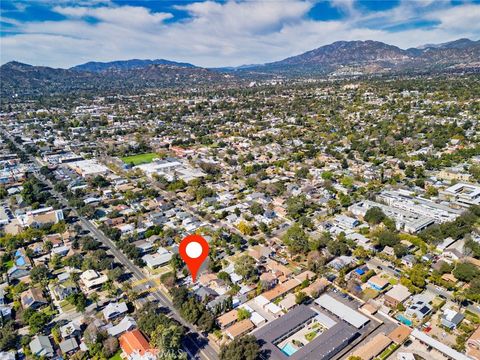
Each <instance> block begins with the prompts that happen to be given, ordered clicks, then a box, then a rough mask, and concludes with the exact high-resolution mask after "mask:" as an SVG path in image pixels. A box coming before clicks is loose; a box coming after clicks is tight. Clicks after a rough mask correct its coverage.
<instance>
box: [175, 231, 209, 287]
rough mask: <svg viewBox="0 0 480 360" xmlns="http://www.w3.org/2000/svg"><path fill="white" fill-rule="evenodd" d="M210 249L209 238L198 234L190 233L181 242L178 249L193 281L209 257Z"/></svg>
mask: <svg viewBox="0 0 480 360" xmlns="http://www.w3.org/2000/svg"><path fill="white" fill-rule="evenodd" d="M209 249H210V248H209V246H208V243H207V240H205V239H204V238H203V237H202V236H201V235H197V234H193V235H188V236H187V237H185V239H183V240H182V241H181V242H180V245H179V247H178V251H179V253H180V256H181V257H182V259H183V261H185V263H186V264H187V267H188V270H190V274H192V280H193V282H195V281H196V279H197V272H198V269H200V266H202V264H203V262H204V261H205V259H206V258H207V256H208V251H209Z"/></svg>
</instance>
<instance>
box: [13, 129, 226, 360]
mask: <svg viewBox="0 0 480 360" xmlns="http://www.w3.org/2000/svg"><path fill="white" fill-rule="evenodd" d="M4 133H5V134H6V136H7V137H8V138H9V139H10V140H11V141H13V142H14V143H15V144H16V145H17V146H18V147H19V148H20V149H21V150H22V151H23V152H24V153H26V154H27V155H28V157H29V159H30V160H31V161H32V162H33V163H35V164H36V165H37V166H38V168H40V167H41V166H42V164H41V163H40V162H39V161H38V160H37V159H36V158H35V157H33V156H31V155H29V154H28V153H27V152H26V151H25V149H24V147H23V146H22V145H21V144H18V143H16V142H15V141H14V139H13V138H12V137H11V136H10V135H9V134H7V133H6V132H4ZM35 175H36V176H37V177H38V178H39V179H40V180H41V181H42V182H44V183H45V184H47V185H48V186H49V187H50V188H51V191H50V192H51V193H52V194H53V195H54V196H55V197H56V198H57V199H58V201H59V202H60V203H62V205H64V206H67V207H68V201H67V199H66V198H65V197H64V195H63V194H62V193H59V192H57V191H55V190H54V186H53V184H52V182H51V181H50V180H48V179H47V178H45V177H44V176H43V175H41V174H40V173H39V172H36V173H35ZM73 213H74V215H75V216H77V217H78V219H79V221H80V223H81V225H82V227H83V228H84V229H85V230H89V231H90V232H91V233H92V234H93V235H95V237H96V238H97V240H99V241H100V242H101V243H102V244H103V245H105V246H107V247H108V248H109V251H110V252H111V253H112V255H113V256H114V257H115V258H116V259H117V261H118V262H120V263H121V264H122V265H123V266H124V267H125V268H126V269H127V270H128V271H130V272H131V273H132V274H133V276H134V277H135V278H136V279H137V280H147V279H148V277H147V276H146V275H145V274H144V273H143V271H142V270H141V269H140V268H139V267H138V266H136V265H135V264H134V263H133V262H132V261H131V260H130V259H128V258H127V256H125V254H123V252H121V251H120V250H119V249H118V248H117V247H116V245H115V244H114V243H113V241H112V240H110V239H109V238H108V237H107V236H105V235H104V234H103V232H101V231H100V230H98V229H97V228H96V227H95V226H94V225H93V224H92V223H91V222H90V221H89V220H88V219H86V218H85V217H83V216H80V215H79V214H78V213H77V211H76V210H75V209H73ZM143 286H144V287H145V289H147V288H155V287H156V286H157V285H156V284H155V283H154V282H153V281H146V282H145V283H144V284H143ZM150 294H151V295H152V296H153V297H154V298H155V299H156V300H157V301H158V303H159V304H161V305H162V306H163V307H165V308H167V309H169V311H170V315H171V317H172V318H174V319H175V320H177V321H178V322H179V323H181V324H182V325H183V326H185V327H186V328H187V329H189V332H188V333H187V334H186V336H185V338H184V341H183V348H184V350H185V351H186V352H187V353H188V354H189V356H190V358H193V359H195V358H198V357H200V358H201V359H207V360H214V359H218V354H217V352H216V351H215V350H214V349H213V347H212V346H211V345H210V344H209V342H208V339H207V338H206V337H204V336H203V335H201V334H199V333H197V332H196V331H195V329H194V328H193V327H192V325H191V324H189V323H187V322H186V321H184V320H183V318H182V317H181V316H180V314H179V313H178V311H177V310H176V309H175V308H174V307H173V305H172V303H171V302H170V300H169V299H168V298H167V297H166V296H165V295H164V294H163V293H162V292H160V291H159V290H157V291H152V292H150Z"/></svg>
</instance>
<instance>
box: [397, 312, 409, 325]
mask: <svg viewBox="0 0 480 360" xmlns="http://www.w3.org/2000/svg"><path fill="white" fill-rule="evenodd" d="M396 318H397V320H398V321H400V322H401V323H402V324H405V325H408V326H412V320H410V319H407V318H406V317H405V316H403V315H402V314H400V315H397V317H396Z"/></svg>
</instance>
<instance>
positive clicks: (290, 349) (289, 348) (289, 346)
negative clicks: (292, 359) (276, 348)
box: [280, 343, 298, 356]
mask: <svg viewBox="0 0 480 360" xmlns="http://www.w3.org/2000/svg"><path fill="white" fill-rule="evenodd" d="M280 350H282V352H283V353H284V354H285V355H287V356H292V355H293V354H295V352H296V351H297V350H298V349H297V348H295V346H293V345H292V344H291V343H287V344H286V345H285V346H284V347H283V348H281V349H280Z"/></svg>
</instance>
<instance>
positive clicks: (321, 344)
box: [253, 305, 359, 360]
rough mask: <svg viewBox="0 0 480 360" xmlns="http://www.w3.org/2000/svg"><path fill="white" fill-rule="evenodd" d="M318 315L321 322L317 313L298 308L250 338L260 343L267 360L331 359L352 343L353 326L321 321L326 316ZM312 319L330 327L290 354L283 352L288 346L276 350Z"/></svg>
mask: <svg viewBox="0 0 480 360" xmlns="http://www.w3.org/2000/svg"><path fill="white" fill-rule="evenodd" d="M322 315H323V316H322V318H317V316H318V313H317V312H315V311H313V310H312V309H311V308H309V307H308V306H306V305H299V306H297V307H296V308H294V309H292V310H291V311H289V312H288V313H287V314H285V315H284V316H282V317H280V318H278V319H276V320H274V321H272V322H270V323H268V324H266V325H265V326H263V327H261V328H260V329H259V330H257V331H256V332H254V333H253V335H255V337H256V338H257V339H259V340H260V341H261V342H262V343H263V350H265V351H266V352H268V353H269V359H271V360H287V359H288V360H300V359H302V360H327V359H331V358H332V357H333V356H335V355H336V354H338V353H339V352H340V351H342V350H343V349H344V348H345V347H346V346H347V345H348V344H350V343H351V342H352V341H353V340H355V339H356V338H357V337H358V336H359V333H358V331H357V330H356V329H355V328H354V327H353V326H351V325H349V324H347V323H345V322H343V321H340V322H335V321H334V320H332V319H328V320H327V321H325V318H328V316H326V315H324V314H322ZM315 319H318V320H319V322H321V321H322V319H323V322H326V323H328V324H329V325H330V326H331V327H329V328H327V329H326V330H325V331H324V332H323V333H321V334H320V335H317V336H316V337H315V338H314V339H313V340H312V341H310V342H308V343H307V344H305V345H304V346H302V347H300V348H298V349H295V350H294V351H292V349H290V348H288V351H287V347H289V346H291V344H287V345H284V347H283V348H282V349H280V348H279V347H278V345H279V344H280V343H281V342H284V341H285V340H287V339H288V338H289V337H290V336H292V335H293V334H295V333H296V332H298V331H299V330H301V329H302V328H304V327H305V326H307V325H308V324H310V323H312V322H313V321H314V320H315Z"/></svg>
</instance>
